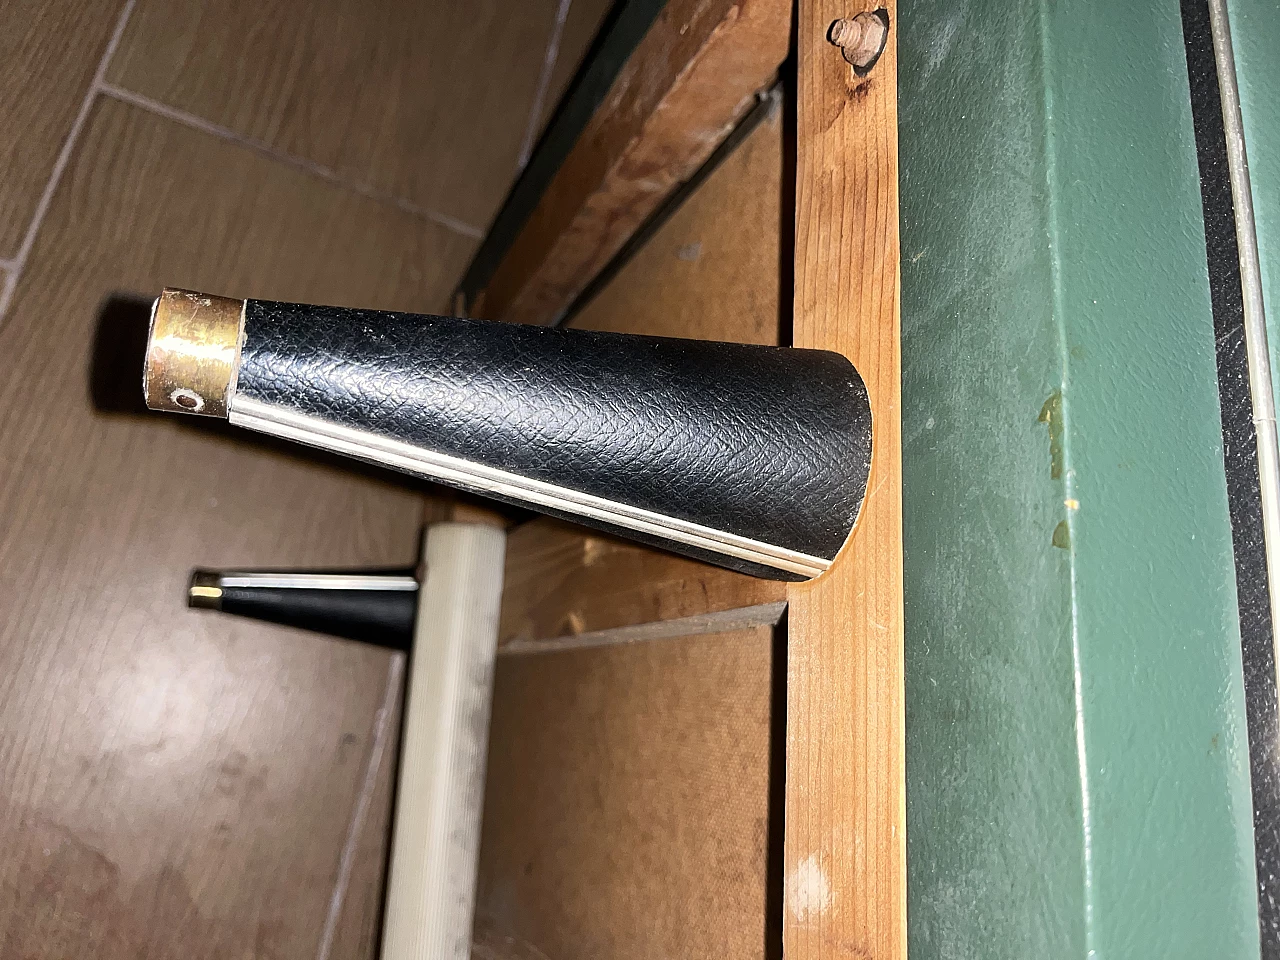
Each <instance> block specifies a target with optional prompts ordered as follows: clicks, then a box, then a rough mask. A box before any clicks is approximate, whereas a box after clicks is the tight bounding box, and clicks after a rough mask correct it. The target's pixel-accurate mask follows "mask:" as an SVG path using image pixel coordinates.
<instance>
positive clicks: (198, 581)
mask: <svg viewBox="0 0 1280 960" xmlns="http://www.w3.org/2000/svg"><path fill="white" fill-rule="evenodd" d="M187 606H189V607H196V608H198V609H201V610H221V609H222V575H221V574H218V573H215V572H213V571H212V570H196V571H193V572H192V574H191V582H190V583H189V584H188V585H187Z"/></svg>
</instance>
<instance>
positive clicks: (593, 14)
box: [541, 0, 613, 127]
mask: <svg viewBox="0 0 1280 960" xmlns="http://www.w3.org/2000/svg"><path fill="white" fill-rule="evenodd" d="M612 6H613V0H572V2H571V3H570V4H569V14H568V16H567V17H565V21H564V31H563V32H562V33H561V34H560V50H559V54H558V56H557V57H556V62H555V66H553V67H552V69H551V82H550V83H549V84H548V85H547V95H546V98H545V99H544V100H543V101H542V121H541V123H542V126H544V127H545V126H546V124H547V121H548V120H550V119H551V115H552V114H553V113H555V111H556V107H557V106H558V105H559V104H560V98H561V97H563V96H564V95H565V91H566V90H568V88H569V82H570V81H571V80H572V79H573V77H574V75H575V74H576V73H577V72H578V68H579V67H580V66H582V59H583V57H585V56H586V53H587V50H588V49H590V47H591V42H592V41H593V40H595V38H596V33H597V32H598V31H599V30H600V25H601V24H602V23H604V18H605V14H607V13H608V12H609V9H610V8H611V7H612Z"/></svg>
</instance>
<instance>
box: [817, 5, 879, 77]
mask: <svg viewBox="0 0 1280 960" xmlns="http://www.w3.org/2000/svg"><path fill="white" fill-rule="evenodd" d="M827 39H828V40H830V41H831V42H832V43H834V44H835V45H836V46H837V47H839V48H840V52H841V53H843V54H844V58H845V60H846V61H848V63H849V65H850V66H851V67H853V72H854V73H856V74H857V75H858V76H860V77H865V76H866V75H867V74H868V73H870V72H871V68H872V67H874V66H875V65H876V61H877V60H879V59H880V54H882V53H884V45H885V42H886V41H887V40H888V39H889V14H888V13H887V12H885V11H884V10H868V11H866V12H864V13H860V14H858V15H857V16H855V17H845V18H844V19H843V20H837V21H835V22H834V23H832V24H831V28H830V29H829V30H828V31H827Z"/></svg>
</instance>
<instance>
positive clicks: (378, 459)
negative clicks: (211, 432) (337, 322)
mask: <svg viewBox="0 0 1280 960" xmlns="http://www.w3.org/2000/svg"><path fill="white" fill-rule="evenodd" d="M228 419H229V420H230V421H231V422H232V423H234V424H236V425H237V426H241V427H246V428H248V429H250V430H257V431H258V432H260V433H267V434H271V435H272V436H276V437H283V438H284V439H286V440H295V441H297V442H299V443H305V444H307V445H309V446H313V447H319V448H321V449H322V450H331V451H333V452H334V453H341V454H345V455H347V456H351V457H357V458H359V459H361V460H367V461H371V462H373V463H380V464H383V465H385V466H388V467H394V468H395V469H397V470H402V471H404V472H405V473H411V474H414V475H416V476H420V477H427V478H429V479H432V480H440V481H443V482H445V483H455V484H459V485H461V486H463V487H466V488H470V489H473V490H479V491H482V492H484V493H489V494H493V495H495V496H499V497H508V498H511V499H513V500H516V501H518V502H520V503H528V504H533V505H536V506H541V507H546V508H549V509H553V510H560V511H565V512H568V513H570V514H573V515H576V516H581V517H589V518H591V519H593V520H597V521H600V522H603V523H608V524H611V525H613V526H618V527H623V528H625V529H627V530H635V531H637V532H639V533H645V534H649V535H651V536H658V537H662V538H663V539H665V540H673V541H675V542H676V543H682V544H685V545H687V546H691V547H697V548H699V549H701V550H708V551H710V552H712V553H717V554H721V555H724V556H730V557H737V558H738V559H740V560H747V561H749V562H751V563H759V564H763V565H764V566H767V567H773V568H775V569H777V570H787V571H789V572H791V573H798V574H800V575H801V576H805V577H816V576H818V575H819V574H820V573H822V572H824V571H825V570H826V569H827V568H828V567H829V566H831V561H830V560H825V559H823V558H822V557H814V556H810V555H809V554H806V553H800V552H798V551H796V550H787V549H785V548H784V547H777V546H774V545H773V544H769V543H764V542H762V541H759V540H752V539H750V538H748V537H740V536H737V535H735V534H732V533H726V532H724V531H723V530H716V529H713V528H712V527H704V526H702V525H701V524H698V523H690V522H689V521H688V520H681V519H679V518H677V517H668V516H664V515H662V514H660V513H654V512H652V511H650V510H642V509H640V508H639V507H633V506H631V505H629V504H625V503H619V502H617V501H615V500H606V499H605V498H603V497H595V496H592V495H591V494H587V493H581V492H579V491H577V490H570V489H568V488H567V487H561V486H557V485H556V484H552V483H546V482H545V481H542V480H533V479H530V478H529V477H522V476H520V475H519V474H516V473H510V472H509V471H506V470H498V469H496V468H494V467H486V466H484V465H483V464H478V463H471V462H470V461H467V460H463V459H462V458H460V457H453V456H449V455H448V454H444V453H437V452H435V451H433V450H424V449H422V448H420V447H415V446H413V445H412V444H409V443H405V442H403V441H401V440H391V439H389V438H387V437H381V436H378V435H377V434H373V433H367V432H365V431H363V430H356V429H353V428H351V427H346V426H342V425H341V424H336V423H330V422H328V421H326V420H322V419H320V418H318V417H311V416H307V415H305V414H300V413H297V412H295V411H293V410H289V409H286V408H284V407H278V406H275V405H274V404H270V403H263V402H262V401H260V400H253V399H250V398H249V397H244V396H238V395H237V396H234V397H232V399H231V405H230V411H229V416H228Z"/></svg>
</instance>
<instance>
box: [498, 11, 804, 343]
mask: <svg viewBox="0 0 1280 960" xmlns="http://www.w3.org/2000/svg"><path fill="white" fill-rule="evenodd" d="M790 17H791V3H790V2H789V0H736V2H735V0H671V2H670V3H668V4H667V5H666V7H665V8H664V10H663V12H662V13H661V14H660V15H659V17H658V19H657V20H656V21H655V23H654V25H653V26H652V27H651V28H650V30H649V32H648V34H646V36H645V38H644V39H643V40H642V41H641V42H640V44H639V46H638V47H637V48H636V50H635V52H634V53H633V54H632V56H631V58H630V60H628V62H627V64H626V65H625V66H624V67H623V69H622V71H621V72H620V73H619V75H618V78H617V79H616V80H615V81H614V84H613V86H612V88H611V89H610V91H609V93H608V95H607V96H606V98H605V102H604V104H602V106H601V108H600V109H599V110H598V111H597V112H596V115H595V116H594V117H593V118H592V120H591V122H590V123H589V124H588V125H587V128H586V129H585V130H584V131H583V133H582V135H581V136H580V138H579V140H578V142H577V144H576V145H575V147H574V149H573V150H572V152H571V153H570V154H569V157H568V158H567V159H566V160H565V163H564V165H563V166H562V167H561V168H560V171H559V172H558V173H557V174H556V176H555V179H554V180H552V182H551V185H550V186H549V187H548V189H547V191H546V193H545V194H544V195H543V197H542V199H541V201H539V203H538V206H537V207H536V208H535V210H534V212H533V214H532V215H531V216H530V218H529V221H528V223H527V224H526V225H525V227H524V229H523V230H522V231H521V233H520V235H519V236H518V237H517V238H516V241H515V243H514V244H513V245H512V248H511V250H510V251H508V253H507V255H506V256H505V258H504V259H503V261H502V263H501V264H500V265H499V267H498V269H497V271H496V272H495V274H494V276H493V278H492V279H491V281H490V282H489V284H488V286H487V288H486V290H485V293H484V301H483V308H482V309H483V315H484V316H487V317H492V318H497V319H503V320H512V321H518V322H524V323H550V322H552V321H554V320H555V319H556V318H557V317H558V316H559V315H560V314H561V313H563V311H564V309H565V308H566V307H568V306H569V304H570V303H572V301H573V299H574V297H576V295H577V294H578V293H579V292H580V291H581V290H582V289H583V288H584V287H585V286H586V284H587V283H588V282H589V281H590V280H591V279H592V278H593V277H594V276H595V275H596V274H597V273H598V272H599V270H600V269H601V268H602V267H603V266H604V265H605V264H606V263H607V262H608V261H609V259H610V258H611V257H612V256H613V254H614V253H615V252H616V251H617V250H618V248H619V247H620V246H621V245H622V244H623V243H624V242H625V241H626V239H627V238H628V237H629V236H630V235H631V234H632V233H634V232H635V230H636V229H637V228H638V227H639V226H640V225H641V223H643V222H644V220H645V218H646V217H648V215H649V214H650V213H651V212H652V211H653V210H654V209H656V207H657V206H658V204H659V203H661V201H662V200H663V198H665V197H666V196H667V195H668V194H669V193H670V192H671V190H672V189H673V188H674V187H675V186H677V185H678V184H680V183H682V182H683V181H684V180H686V179H688V177H689V176H690V175H691V174H692V173H693V172H694V171H695V170H697V169H698V167H699V166H700V165H701V164H702V162H703V161H704V160H705V159H706V158H707V157H708V156H709V155H710V154H711V152H712V151H713V150H714V149H715V147H716V146H717V145H718V144H719V143H720V142H721V141H722V140H723V139H724V137H725V136H726V135H727V134H728V133H729V131H730V130H731V129H732V127H733V124H734V122H735V121H736V120H737V119H738V118H739V117H741V116H742V115H743V114H744V113H745V112H746V111H747V110H748V109H749V108H750V106H751V104H752V102H753V99H754V97H755V94H756V93H757V91H760V90H761V89H763V88H764V87H766V86H768V84H769V82H770V80H771V78H772V77H773V75H774V73H775V71H776V70H777V67H778V65H779V64H780V63H781V62H782V60H783V58H784V57H785V56H786V54H787V44H788V39H789V25H790Z"/></svg>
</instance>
